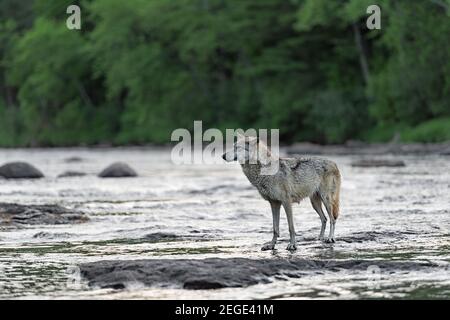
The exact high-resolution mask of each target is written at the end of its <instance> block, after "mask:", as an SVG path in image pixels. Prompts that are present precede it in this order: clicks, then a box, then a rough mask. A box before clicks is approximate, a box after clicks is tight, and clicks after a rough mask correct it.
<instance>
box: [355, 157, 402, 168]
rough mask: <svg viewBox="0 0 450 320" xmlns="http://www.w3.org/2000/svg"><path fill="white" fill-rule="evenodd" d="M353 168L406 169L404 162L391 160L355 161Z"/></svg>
mask: <svg viewBox="0 0 450 320" xmlns="http://www.w3.org/2000/svg"><path fill="white" fill-rule="evenodd" d="M351 165H352V167H361V168H378V167H404V166H405V162H404V161H402V160H389V159H362V160H357V161H354V162H353V163H352V164H351Z"/></svg>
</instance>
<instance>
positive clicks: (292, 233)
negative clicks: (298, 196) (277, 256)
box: [283, 202, 297, 251]
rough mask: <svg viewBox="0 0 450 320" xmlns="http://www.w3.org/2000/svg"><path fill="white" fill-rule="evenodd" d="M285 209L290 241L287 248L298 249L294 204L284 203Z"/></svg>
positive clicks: (290, 249)
mask: <svg viewBox="0 0 450 320" xmlns="http://www.w3.org/2000/svg"><path fill="white" fill-rule="evenodd" d="M283 207H284V211H286V217H287V221H288V225H289V236H290V241H289V244H288V246H287V248H286V250H289V251H294V250H297V244H296V241H295V228H294V217H293V215H292V205H291V203H290V202H284V203H283Z"/></svg>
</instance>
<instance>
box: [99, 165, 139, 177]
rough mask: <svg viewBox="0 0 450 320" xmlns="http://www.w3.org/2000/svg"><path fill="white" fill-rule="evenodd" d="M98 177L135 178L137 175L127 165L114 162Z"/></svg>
mask: <svg viewBox="0 0 450 320" xmlns="http://www.w3.org/2000/svg"><path fill="white" fill-rule="evenodd" d="M98 176H99V177H101V178H123V177H136V176H137V173H136V171H134V170H133V169H132V168H131V167H130V166H129V165H128V164H126V163H123V162H115V163H113V164H111V165H110V166H108V167H107V168H105V169H104V170H103V171H102V172H100V174H99V175H98Z"/></svg>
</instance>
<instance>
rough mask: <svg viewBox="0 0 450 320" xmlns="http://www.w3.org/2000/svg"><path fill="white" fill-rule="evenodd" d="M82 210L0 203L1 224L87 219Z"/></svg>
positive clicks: (69, 221) (77, 221)
mask: <svg viewBox="0 0 450 320" xmlns="http://www.w3.org/2000/svg"><path fill="white" fill-rule="evenodd" d="M88 220H89V218H88V217H87V215H86V214H84V213H83V212H79V211H75V210H69V209H67V208H64V207H61V206H59V205H21V204H15V203H0V225H2V224H68V223H81V222H86V221H88Z"/></svg>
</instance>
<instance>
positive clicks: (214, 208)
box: [0, 148, 450, 299]
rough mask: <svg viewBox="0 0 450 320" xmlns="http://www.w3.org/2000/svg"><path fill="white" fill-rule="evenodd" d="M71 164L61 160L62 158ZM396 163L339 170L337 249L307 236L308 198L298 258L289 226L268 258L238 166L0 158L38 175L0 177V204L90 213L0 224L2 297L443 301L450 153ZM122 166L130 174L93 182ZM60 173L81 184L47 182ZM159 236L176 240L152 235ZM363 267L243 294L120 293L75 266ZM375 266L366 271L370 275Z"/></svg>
mask: <svg viewBox="0 0 450 320" xmlns="http://www.w3.org/2000/svg"><path fill="white" fill-rule="evenodd" d="M74 156H76V157H80V158H81V159H82V161H81V162H67V161H66V159H68V158H70V157H74ZM387 157H392V158H395V159H402V160H404V161H405V162H406V167H400V168H353V167H351V166H350V162H351V161H352V160H355V159H356V156H355V157H350V156H330V157H329V158H330V159H332V160H334V161H336V163H337V164H338V166H339V167H340V169H341V172H342V176H343V185H342V192H341V215H340V217H339V220H338V222H337V227H336V237H337V242H336V243H335V244H324V243H321V242H319V241H317V240H316V237H317V235H318V233H319V230H320V220H319V218H318V215H317V214H316V213H315V212H314V211H313V209H312V207H311V205H310V204H309V201H304V202H303V203H301V204H300V205H296V206H294V218H295V224H296V231H297V240H298V250H297V252H295V253H293V254H291V253H289V252H287V251H285V250H284V249H285V247H286V245H287V242H288V230H287V223H286V221H285V219H283V218H284V216H283V215H282V220H281V241H280V243H279V244H278V250H277V251H275V252H261V251H260V246H261V245H262V243H263V242H266V241H268V240H270V238H271V235H272V234H271V233H272V231H271V228H272V225H271V221H272V218H271V214H270V207H269V205H268V204H267V203H266V202H265V201H263V200H262V199H261V198H260V197H259V195H258V194H257V191H256V190H255V189H253V188H252V187H251V186H250V184H249V182H248V181H247V180H246V178H245V177H244V175H243V174H242V172H241V170H240V168H239V166H238V165H236V164H225V163H224V164H223V165H207V166H200V165H192V166H175V165H173V164H172V163H171V161H170V151H169V150H167V149H138V148H124V149H92V150H90V149H50V150H48V149H43V150H40V149H31V150H0V163H4V162H7V161H17V160H25V161H28V162H30V163H32V164H33V165H35V166H37V167H38V168H39V169H41V170H42V171H43V172H44V173H45V175H46V178H45V179H41V180H36V181H29V180H21V181H19V180H3V179H0V202H12V203H21V204H48V203H57V204H61V205H63V206H67V207H70V208H75V209H79V210H82V211H85V212H87V213H88V214H89V217H90V218H91V220H90V221H89V222H87V223H84V224H76V225H56V226H47V225H46V226H40V225H37V226H36V225H34V226H21V227H20V228H18V227H12V226H8V227H0V228H1V229H0V298H69V299H72V298H101V299H105V298H154V299H182V298H192V299H197V298H199V299H203V298H224V299H234V298H242V299H244V298H250V299H252V298H258V299H264V298H296V297H300V298H350V299H352V298H392V297H396V298H449V297H450V267H449V265H450V235H449V233H450V232H449V230H450V201H449V199H450V157H444V156H441V157H439V156H427V157H423V156H421V157H419V156H402V157H399V156H397V157H393V156H387ZM115 161H124V162H127V163H128V164H129V165H131V166H132V167H133V168H135V169H136V170H137V171H138V173H139V175H140V176H139V177H137V178H122V179H100V178H97V177H96V174H97V173H98V172H99V171H100V170H101V169H103V168H104V167H105V166H107V165H108V164H110V163H112V162H115ZM67 170H72V171H73V170H76V171H83V172H86V173H87V174H88V175H87V176H84V177H74V178H57V176H58V175H59V174H60V173H62V172H64V171H67ZM156 233H167V234H173V235H175V236H176V238H175V239H173V238H168V239H166V240H165V239H164V238H162V239H159V238H157V237H153V236H152V235H154V234H156ZM291 256H297V257H301V258H305V259H316V260H317V259H323V260H326V261H328V260H351V259H365V260H373V265H374V266H375V267H374V269H370V270H365V271H361V270H345V271H344V270H329V271H328V270H323V271H322V272H305V273H303V274H302V275H301V277H299V278H295V279H288V280H283V279H272V280H273V281H272V282H271V283H268V284H259V285H254V286H250V287H246V288H226V289H216V290H195V291H194V290H183V289H180V288H177V287H173V288H170V287H169V288H157V287H154V288H148V287H143V286H142V285H140V284H139V283H136V284H133V285H130V286H129V287H127V288H126V289H125V290H112V289H95V288H89V287H88V286H87V284H86V283H85V282H84V281H83V280H81V281H79V277H78V274H77V265H79V264H80V263H84V262H93V261H98V260H102V259H105V260H118V259H124V260H131V259H151V258H159V259H173V258H187V259H201V258H206V257H221V258H228V257H246V258H254V259H258V258H270V257H274V258H276V257H282V258H283V257H286V258H289V257H291ZM381 260H398V261H418V262H422V261H423V262H432V263H433V264H435V265H436V266H437V267H435V268H428V269H427V268H425V269H418V270H415V269H411V270H401V271H398V272H397V271H393V272H392V271H390V272H383V269H377V268H376V265H377V261H381ZM374 270H375V271H374Z"/></svg>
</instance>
